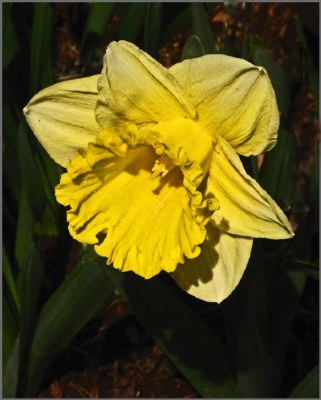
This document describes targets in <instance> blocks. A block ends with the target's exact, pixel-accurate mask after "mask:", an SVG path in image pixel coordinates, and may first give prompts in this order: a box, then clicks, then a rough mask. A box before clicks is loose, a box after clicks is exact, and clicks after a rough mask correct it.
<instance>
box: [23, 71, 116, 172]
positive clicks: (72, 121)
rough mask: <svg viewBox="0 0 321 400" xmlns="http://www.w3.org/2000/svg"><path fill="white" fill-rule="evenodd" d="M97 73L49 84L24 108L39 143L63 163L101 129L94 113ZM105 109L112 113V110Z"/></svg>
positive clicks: (91, 139)
mask: <svg viewBox="0 0 321 400" xmlns="http://www.w3.org/2000/svg"><path fill="white" fill-rule="evenodd" d="M98 77H99V75H94V76H91V77H88V78H80V79H74V80H70V81H65V82H60V83H57V84H55V85H53V86H50V87H48V88H46V89H44V90H42V91H40V92H39V93H38V94H36V95H35V96H34V97H33V98H32V99H31V100H30V102H29V103H28V105H27V106H26V107H25V108H24V110H23V111H24V113H25V115H26V118H27V121H28V123H29V125H30V127H31V129H32V130H33V132H34V134H35V135H36V136H37V138H38V140H39V141H40V143H41V144H42V145H43V147H44V148H45V149H46V150H47V152H48V153H49V155H50V156H51V157H52V158H53V159H54V160H55V161H56V162H57V163H58V164H60V165H62V166H66V164H67V163H68V162H69V161H70V160H71V159H73V158H74V157H75V155H76V154H77V152H78V150H79V149H86V148H87V145H88V143H89V142H91V141H93V140H95V137H96V136H97V135H98V133H99V132H100V131H101V128H100V127H99V125H98V124H97V122H96V119H95V113H94V109H95V104H96V101H97V97H98V90H97V81H98ZM107 112H109V116H110V117H112V114H111V112H110V111H108V110H107ZM113 118H116V117H115V116H113Z"/></svg>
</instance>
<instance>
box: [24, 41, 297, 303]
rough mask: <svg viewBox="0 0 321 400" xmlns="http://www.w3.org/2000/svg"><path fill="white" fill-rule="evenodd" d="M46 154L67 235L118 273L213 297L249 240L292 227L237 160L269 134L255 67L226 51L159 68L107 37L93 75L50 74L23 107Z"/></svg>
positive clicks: (261, 75)
mask: <svg viewBox="0 0 321 400" xmlns="http://www.w3.org/2000/svg"><path fill="white" fill-rule="evenodd" d="M24 112H25V115H26V118H27V120H28V123H29V125H30V127H31V128H32V130H33V131H34V133H35V135H36V136H37V138H38V139H39V141H40V142H41V143H42V145H43V146H44V148H45V149H46V150H47V152H48V153H49V155H50V156H51V157H52V158H53V159H54V160H55V161H56V162H57V163H59V164H60V165H62V166H63V167H66V173H64V174H63V175H62V177H61V181H60V184H59V185H58V186H57V188H56V197H57V200H58V202H59V203H61V204H62V205H64V206H68V207H69V209H68V211H67V220H68V222H69V231H70V234H71V235H72V236H73V237H74V238H75V239H76V240H78V241H79V242H82V243H87V244H92V245H94V248H95V251H96V252H97V254H98V255H100V256H103V257H106V258H107V263H108V264H113V266H114V267H115V268H117V269H119V270H121V271H124V272H125V271H133V272H135V273H136V274H138V275H140V276H142V277H144V278H147V279H148V278H151V277H153V276H155V275H156V274H158V273H160V272H161V271H166V272H168V273H170V274H171V276H172V277H173V278H174V279H175V281H176V282H177V283H178V285H180V286H181V287H182V288H183V289H184V290H185V291H187V292H188V293H190V294H192V295H194V296H196V297H198V298H200V299H203V300H206V301H211V302H221V301H222V300H224V299H225V298H226V297H227V296H229V295H230V293H231V292H232V291H233V290H234V288H235V287H236V286H237V285H238V283H239V281H240V279H241V277H242V275H243V272H244V270H245V268H246V265H247V263H248V260H249V257H250V254H251V248H252V242H253V238H269V239H286V238H291V237H292V236H293V233H292V229H291V226H290V224H289V222H288V220H287V218H286V216H285V215H284V213H283V212H282V210H281V209H280V208H279V207H278V205H277V204H276V203H275V202H274V201H273V199H272V198H271V197H270V196H269V195H268V194H267V193H266V192H265V191H264V190H263V189H262V188H261V187H260V186H259V185H258V183H257V182H256V181H255V180H254V179H252V178H251V177H250V176H249V175H248V174H247V173H246V172H245V170H244V168H243V166H242V163H241V161H240V159H239V156H238V155H237V154H241V155H244V156H250V155H257V154H260V153H262V152H264V151H267V150H269V149H271V148H272V147H273V146H274V145H275V143H276V140H277V130H278V126H279V113H278V108H277V104H276V99H275V94H274V91H273V88H272V86H271V83H270V81H269V78H268V76H267V73H266V71H265V70H264V69H263V68H261V67H256V66H254V65H252V64H250V63H249V62H247V61H245V60H243V59H239V58H233V57H229V56H225V55H206V56H203V57H200V58H195V59H191V60H185V61H183V62H180V63H178V64H176V65H174V66H173V67H171V68H170V69H165V68H164V67H163V66H162V65H160V64H159V63H158V62H157V61H155V60H154V59H153V58H151V57H150V56H149V55H148V54H146V53H145V52H143V51H142V50H140V49H138V48H137V47H136V46H135V45H133V44H131V43H128V42H125V41H119V42H112V43H111V44H110V45H109V46H108V48H107V51H106V55H105V57H104V66H103V70H102V72H101V74H100V75H95V76H91V77H86V78H81V79H75V80H71V81H66V82H61V83H58V84H56V85H53V86H51V87H48V88H46V89H44V90H42V91H41V92H39V93H38V94H37V95H35V96H34V97H33V98H32V99H31V101H30V102H29V104H28V105H27V106H26V107H25V109H24Z"/></svg>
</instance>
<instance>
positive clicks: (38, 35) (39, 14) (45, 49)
mask: <svg viewBox="0 0 321 400" xmlns="http://www.w3.org/2000/svg"><path fill="white" fill-rule="evenodd" d="M33 6H34V17H33V22H32V33H31V52H30V94H31V95H33V94H35V93H36V92H37V91H38V90H39V89H40V88H41V87H42V83H43V82H42V77H43V76H44V71H46V69H47V68H48V64H47V61H48V60H51V38H52V29H53V19H52V18H53V16H52V5H51V4H50V3H34V4H33Z"/></svg>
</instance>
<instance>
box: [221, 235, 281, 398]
mask: <svg viewBox="0 0 321 400" xmlns="http://www.w3.org/2000/svg"><path fill="white" fill-rule="evenodd" d="M264 267H265V265H264V260H263V250H262V242H261V241H259V240H257V241H256V242H255V243H254V245H253V249H252V254H251V259H250V262H249V264H248V266H247V269H246V272H245V275H244V276H243V278H242V281H241V284H240V285H239V288H238V291H237V292H236V296H235V298H234V299H233V301H234V303H235V302H238V303H239V305H240V308H239V309H234V310H233V308H232V313H233V311H234V313H237V312H239V313H240V317H239V324H238V326H236V327H235V332H236V341H237V366H238V387H239V390H240V391H241V393H242V397H254V398H260V397H268V398H269V397H279V394H280V380H281V374H280V370H279V369H278V365H277V363H276V362H275V360H274V359H273V358H272V357H271V354H270V353H269V349H268V340H267V339H268V335H267V299H268V290H267V289H268V287H267V276H266V273H265V268H264ZM229 318H233V314H232V315H231V314H230V315H229ZM234 318H235V315H234Z"/></svg>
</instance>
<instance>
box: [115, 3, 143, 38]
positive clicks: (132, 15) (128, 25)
mask: <svg viewBox="0 0 321 400" xmlns="http://www.w3.org/2000/svg"><path fill="white" fill-rule="evenodd" d="M147 6H148V4H147V3H127V4H126V5H125V7H124V10H123V13H122V14H121V16H120V20H119V23H118V26H117V28H116V37H117V39H118V40H120V39H123V40H127V41H129V42H132V43H135V42H136V41H137V40H138V38H139V36H140V35H141V33H142V31H143V25H144V19H145V13H146V10H147Z"/></svg>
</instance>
